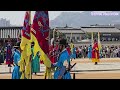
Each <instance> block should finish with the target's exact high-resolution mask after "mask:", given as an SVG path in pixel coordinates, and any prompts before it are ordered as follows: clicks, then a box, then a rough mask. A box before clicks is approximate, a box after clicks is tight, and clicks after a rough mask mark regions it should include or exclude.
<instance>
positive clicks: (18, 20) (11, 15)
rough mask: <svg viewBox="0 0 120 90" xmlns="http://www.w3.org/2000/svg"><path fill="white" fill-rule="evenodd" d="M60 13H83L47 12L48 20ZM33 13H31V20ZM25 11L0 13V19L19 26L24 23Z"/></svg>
mask: <svg viewBox="0 0 120 90" xmlns="http://www.w3.org/2000/svg"><path fill="white" fill-rule="evenodd" d="M62 12H80V13H81V12H83V11H49V19H50V20H53V19H55V18H56V17H57V16H58V15H60V14H61V13H62ZM34 13H35V11H32V18H33V16H34ZM24 16H25V11H0V18H4V19H5V18H6V19H7V20H10V23H11V24H12V25H17V26H21V25H23V22H24Z"/></svg>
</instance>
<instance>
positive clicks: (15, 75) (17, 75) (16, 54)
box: [12, 42, 21, 79]
mask: <svg viewBox="0 0 120 90" xmlns="http://www.w3.org/2000/svg"><path fill="white" fill-rule="evenodd" d="M14 48H15V51H14V56H13V60H14V69H13V72H12V79H20V77H21V72H20V70H19V69H20V66H19V61H20V57H21V49H20V42H19V43H17V44H16V46H14Z"/></svg>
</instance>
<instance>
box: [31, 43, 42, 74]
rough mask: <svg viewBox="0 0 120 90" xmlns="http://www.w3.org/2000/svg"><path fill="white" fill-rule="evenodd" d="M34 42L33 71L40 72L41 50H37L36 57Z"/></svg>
mask: <svg viewBox="0 0 120 90" xmlns="http://www.w3.org/2000/svg"><path fill="white" fill-rule="evenodd" d="M33 50H34V43H32V48H31V51H32V73H35V75H36V73H39V72H40V52H37V54H36V56H35V57H34V53H33Z"/></svg>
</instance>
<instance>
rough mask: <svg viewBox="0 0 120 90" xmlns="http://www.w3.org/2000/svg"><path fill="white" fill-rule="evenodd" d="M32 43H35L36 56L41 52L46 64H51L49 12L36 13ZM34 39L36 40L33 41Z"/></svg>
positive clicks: (32, 30)
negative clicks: (49, 55)
mask: <svg viewBox="0 0 120 90" xmlns="http://www.w3.org/2000/svg"><path fill="white" fill-rule="evenodd" d="M31 34H32V41H34V42H35V46H34V47H35V48H34V52H35V54H36V53H37V52H38V51H40V52H41V54H42V55H41V59H42V60H43V62H44V63H46V64H49V65H47V66H50V60H49V58H48V56H47V55H48V54H49V15H48V11H36V13H35V15H34V19H33V25H32V29H31ZM33 37H34V39H33Z"/></svg>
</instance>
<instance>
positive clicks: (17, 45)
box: [13, 42, 21, 48]
mask: <svg viewBox="0 0 120 90" xmlns="http://www.w3.org/2000/svg"><path fill="white" fill-rule="evenodd" d="M20 43H21V42H17V43H16V45H15V46H13V47H14V48H19V47H20Z"/></svg>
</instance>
